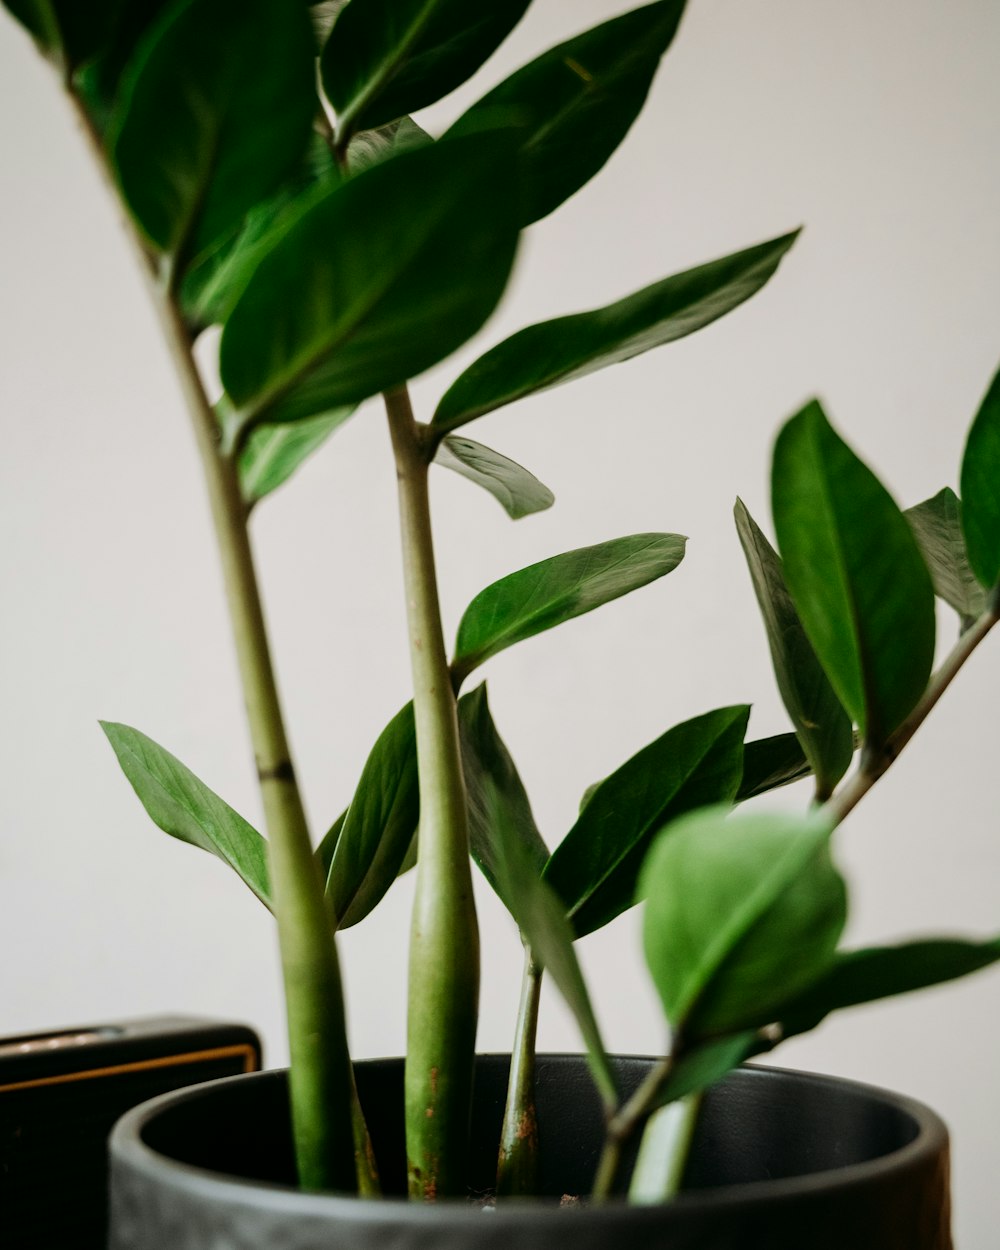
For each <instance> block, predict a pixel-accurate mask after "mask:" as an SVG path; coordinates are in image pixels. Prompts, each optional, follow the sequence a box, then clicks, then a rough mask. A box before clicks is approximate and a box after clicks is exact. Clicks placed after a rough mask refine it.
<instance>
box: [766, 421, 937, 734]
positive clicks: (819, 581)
mask: <svg viewBox="0 0 1000 1250" xmlns="http://www.w3.org/2000/svg"><path fill="white" fill-rule="evenodd" d="M772 492H773V506H774V524H775V529H776V531H777V534H778V548H779V550H780V552H781V556H782V559H783V561H784V574H785V580H786V582H787V584H788V589H789V591H790V592H791V595H792V599H793V600H794V602H795V607H796V609H797V611H798V614H799V617H800V619H801V621H802V624H803V626H804V627H805V630H806V633H807V634H808V635H809V640H810V642H811V643H812V645H813V648H814V649H815V651H816V654H817V656H818V657H819V660H820V663H821V664H822V665H823V668H824V669H825V671H826V675H827V677H829V679H830V683H831V685H832V686H833V688H834V690H835V691H836V692H837V696H838V698H839V699H840V701H841V703H842V704H843V705H844V707H845V708H846V709H847V711H848V713H849V714H850V715H851V717H852V718H853V720H854V722H855V724H856V725H857V726H858V728H859V729H860V730H861V734H862V737H863V739H864V741H865V743H866V745H869V746H872V747H874V748H881V747H882V746H883V745H884V744H885V742H886V741H887V740H888V738H889V736H890V734H892V732H893V731H894V730H895V729H896V728H897V727H898V726H899V725H900V724H901V723H902V722H903V720H905V718H906V717H907V715H908V714H909V713H910V712H911V711H912V710H913V708H914V707H915V705H916V703H917V702H918V700H919V699H920V696H921V695H922V694H923V692H924V690H925V688H926V686H927V680H928V678H929V676H930V673H931V666H932V663H933V660H934V590H933V587H932V585H931V579H930V574H929V573H928V571H927V566H926V565H925V564H924V561H923V557H922V556H921V554H920V550H919V548H918V547H917V542H916V539H915V538H914V537H913V533H912V531H911V529H910V527H909V525H908V524H907V522H906V519H905V517H904V516H903V514H902V513H901V512H900V511H899V509H898V508H897V507H896V505H895V503H894V502H893V501H892V499H891V497H890V496H889V494H888V492H887V491H886V489H885V487H884V486H882V484H881V482H879V480H878V479H877V478H876V477H875V475H874V474H873V473H872V472H871V470H870V469H868V468H867V467H866V466H865V465H864V464H862V462H861V461H860V460H859V459H858V458H857V456H855V454H854V453H853V452H852V451H851V449H850V448H849V447H848V446H847V444H846V443H845V442H844V441H843V440H842V439H841V438H840V437H839V436H838V435H837V434H836V433H835V432H834V430H833V428H832V427H831V426H830V423H829V422H828V421H827V419H826V416H825V414H824V412H823V409H822V408H821V407H820V406H819V404H818V403H816V402H813V403H811V404H809V405H807V407H805V408H804V409H803V410H802V411H801V412H800V413H799V414H798V415H797V416H794V417H792V418H791V420H790V421H788V423H787V424H786V425H785V427H784V429H783V430H782V431H781V433H780V435H779V436H778V441H777V445H776V446H775V449H774V469H773V475H772Z"/></svg>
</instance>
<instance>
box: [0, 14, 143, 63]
mask: <svg viewBox="0 0 1000 1250" xmlns="http://www.w3.org/2000/svg"><path fill="white" fill-rule="evenodd" d="M3 2H4V7H5V8H6V9H7V10H8V11H9V12H10V13H12V14H13V16H14V17H16V18H17V20H18V21H19V22H20V23H21V25H22V26H24V27H25V29H26V30H28V31H29V33H30V34H31V35H32V37H33V38H34V39H35V41H36V42H37V43H38V45H39V46H40V47H41V48H42V50H43V51H45V52H46V53H49V54H55V56H56V57H57V58H58V59H59V60H61V61H62V62H63V64H64V65H65V67H66V68H67V69H68V70H70V71H72V70H74V69H75V68H76V67H77V66H78V65H80V64H81V62H83V61H87V60H89V59H90V58H91V57H92V56H95V55H96V54H97V53H99V52H101V51H102V50H103V49H104V48H105V47H106V45H107V43H108V42H109V40H110V38H111V35H112V32H113V30H114V27H115V24H116V22H117V21H118V20H119V13H120V10H121V9H122V7H123V0H86V2H84V3H81V0H3Z"/></svg>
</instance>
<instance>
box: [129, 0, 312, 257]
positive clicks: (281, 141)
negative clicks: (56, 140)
mask: <svg viewBox="0 0 1000 1250" xmlns="http://www.w3.org/2000/svg"><path fill="white" fill-rule="evenodd" d="M264 48H266V49H267V67H266V72H262V67H261V49H264ZM315 109H316V92H315V87H314V80H313V37H312V30H311V27H310V23H309V18H308V14H307V12H306V9H305V6H304V5H301V4H288V3H285V0H187V3H184V4H181V5H178V6H176V7H173V8H171V9H170V10H169V11H168V14H167V19H166V21H165V22H163V23H161V24H160V25H159V26H158V27H157V28H156V29H155V30H154V31H153V32H152V33H151V35H150V36H149V37H148V38H147V39H146V40H145V41H144V42H143V44H142V45H141V49H140V51H139V54H138V55H137V57H136V59H135V60H134V61H133V62H132V63H131V65H130V66H129V69H128V72H127V74H126V77H125V82H124V85H123V98H122V104H121V108H120V112H119V114H118V117H117V120H116V122H115V124H114V125H113V127H112V137H111V140H110V142H111V146H112V152H113V158H114V163H115V166H116V169H117V172H118V179H119V182H120V184H121V188H122V193H123V195H124V197H125V200H126V202H127V204H128V206H129V208H130V209H131V211H132V215H133V216H134V217H135V219H136V221H137V222H138V223H139V225H140V227H141V228H142V230H143V232H144V233H145V235H146V236H147V238H148V239H149V241H150V242H151V243H152V244H153V245H154V246H155V247H156V248H158V249H159V250H160V251H161V252H163V253H164V254H166V255H168V256H170V257H172V258H173V260H174V263H175V265H178V264H180V263H181V262H188V261H192V260H195V259H196V258H197V257H198V256H199V255H200V254H201V253H202V252H204V251H206V250H208V249H210V248H211V247H212V246H213V245H214V244H216V243H217V242H219V241H220V240H221V239H224V238H225V237H226V236H227V234H229V232H230V231H231V230H232V229H233V227H235V226H237V225H238V224H239V223H240V221H241V220H242V218H243V216H244V214H245V213H246V212H247V211H248V210H249V209H250V208H252V207H253V205H254V204H256V203H257V202H258V201H260V200H263V199H265V198H266V197H267V196H268V195H270V194H271V193H272V192H273V191H274V190H275V189H276V188H277V187H278V185H279V184H280V183H281V181H282V180H283V179H284V177H285V176H286V175H287V174H289V173H290V172H291V171H292V170H293V169H294V168H295V167H296V165H297V164H298V162H299V161H300V159H301V157H302V153H303V152H304V151H305V148H306V145H307V143H308V141H309V136H310V133H311V128H312V118H313V114H314V112H315Z"/></svg>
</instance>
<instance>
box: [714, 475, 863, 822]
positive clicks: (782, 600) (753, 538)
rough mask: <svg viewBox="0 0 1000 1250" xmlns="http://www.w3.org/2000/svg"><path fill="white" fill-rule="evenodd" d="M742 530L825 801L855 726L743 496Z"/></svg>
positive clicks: (785, 696) (780, 676)
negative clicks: (821, 663)
mask: <svg viewBox="0 0 1000 1250" xmlns="http://www.w3.org/2000/svg"><path fill="white" fill-rule="evenodd" d="M736 529H737V532H738V533H739V536H740V542H741V543H742V545H743V553H744V555H745V556H746V560H747V566H748V567H749V569H750V577H751V580H752V581H753V588H754V592H755V594H756V595H757V602H758V603H759V604H760V611H761V615H762V616H763V618H764V627H765V629H766V631H767V641H768V645H769V646H770V649H771V662H772V663H773V665H774V675H775V677H776V678H777V682H778V689H779V691H780V692H781V699H782V702H783V703H784V705H785V708H786V710H787V712H788V715H789V716H790V717H791V720H792V724H793V725H794V726H795V732H796V733H797V734H798V738H799V741H800V742H801V743H802V748H803V750H804V751H805V753H806V756H807V758H808V760H809V763H810V765H811V767H812V771H813V772H814V773H815V775H816V797H817V799H818V800H819V801H821V802H822V801H823V800H825V799H828V798H829V797H830V795H831V794H832V793H833V791H834V789H835V788H836V785H837V782H838V781H839V780H840V779H841V777H843V775H844V773H846V772H847V770H848V768H849V767H850V764H851V758H852V756H853V755H854V736H853V728H852V726H851V722H850V719H849V718H848V716H847V714H846V713H845V712H844V709H843V708H842V707H841V705H840V700H839V699H838V698H837V696H836V695H835V694H834V692H833V687H832V686H831V685H830V683H829V681H828V680H827V677H826V674H825V673H824V672H823V669H822V666H821V665H820V662H819V660H817V658H816V652H815V651H814V650H813V649H812V646H811V644H810V642H809V639H808V638H807V637H806V632H805V630H804V629H803V628H802V622H801V621H800V620H799V614H798V612H796V610H795V604H794V603H793V602H792V597H791V595H790V594H789V593H788V587H787V586H786V585H785V577H784V573H783V572H782V568H781V559H780V558H779V556H778V553H777V552H776V551H775V550H774V548H773V547H772V546H771V544H770V543H769V542H768V541H767V539H766V538H765V536H764V534H763V533H762V532H761V530H760V529H759V528H758V526H757V523H756V522H755V521H754V519H753V517H752V516H751V515H750V513H749V512H748V511H747V509H746V507H745V505H744V504H743V502H742V500H739V499H737V501H736Z"/></svg>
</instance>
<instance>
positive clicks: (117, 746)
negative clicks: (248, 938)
mask: <svg viewBox="0 0 1000 1250" xmlns="http://www.w3.org/2000/svg"><path fill="white" fill-rule="evenodd" d="M101 728H102V729H103V730H104V732H105V734H106V735H107V739H108V741H109V742H110V743H111V747H112V749H113V750H114V753H115V755H116V756H117V757H118V763H119V764H120V765H121V769H122V772H123V773H124V774H125V776H126V777H127V778H128V779H129V782H130V784H131V786H132V789H133V790H134V791H135V792H136V794H137V795H138V797H139V801H140V803H142V805H143V807H144V808H145V809H146V811H147V812H148V813H149V815H150V817H151V818H152V820H153V822H154V824H156V825H159V827H160V828H161V829H162V830H163V832H164V833H169V834H170V836H171V837H173V838H178V839H179V840H180V841H181V842H187V843H189V844H190V845H191V846H198V847H200V848H201V849H202V850H203V851H210V852H211V853H212V854H213V855H217V856H218V857H219V859H221V860H222V861H223V863H226V864H228V865H229V867H230V868H232V869H234V870H235V871H236V872H237V873H238V874H239V876H240V877H242V878H243V880H244V881H245V882H246V884H247V885H248V886H249V887H250V889H251V890H253V892H254V894H256V895H257V897H258V898H259V899H260V900H261V902H262V903H263V904H264V905H265V906H266V907H268V908H270V906H271V890H270V886H269V884H268V874H267V843H266V842H265V841H264V839H263V838H262V837H261V835H260V834H259V833H258V832H257V830H256V829H254V828H253V826H252V825H250V824H248V823H247V821H245V820H244V819H243V817H242V816H241V815H240V814H239V813H238V812H235V811H233V809H232V808H231V807H230V806H229V804H228V803H225V802H223V800H222V799H220V798H219V796H218V795H217V794H215V793H214V792H213V791H212V790H210V789H209V788H208V786H206V785H205V783H204V782H203V781H199V780H198V778H197V777H196V776H195V775H194V773H193V772H191V770H190V769H189V768H186V767H185V766H184V765H183V764H182V763H181V762H180V760H178V759H176V758H175V757H174V756H173V755H171V754H170V752H169V751H165V750H164V749H163V747H161V746H158V745H157V744H156V743H155V742H154V741H153V740H152V739H151V738H147V737H146V735H145V734H141V733H139V731H138V730H137V729H131V728H129V726H128V725H119V724H115V723H114V722H112V721H101Z"/></svg>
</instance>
